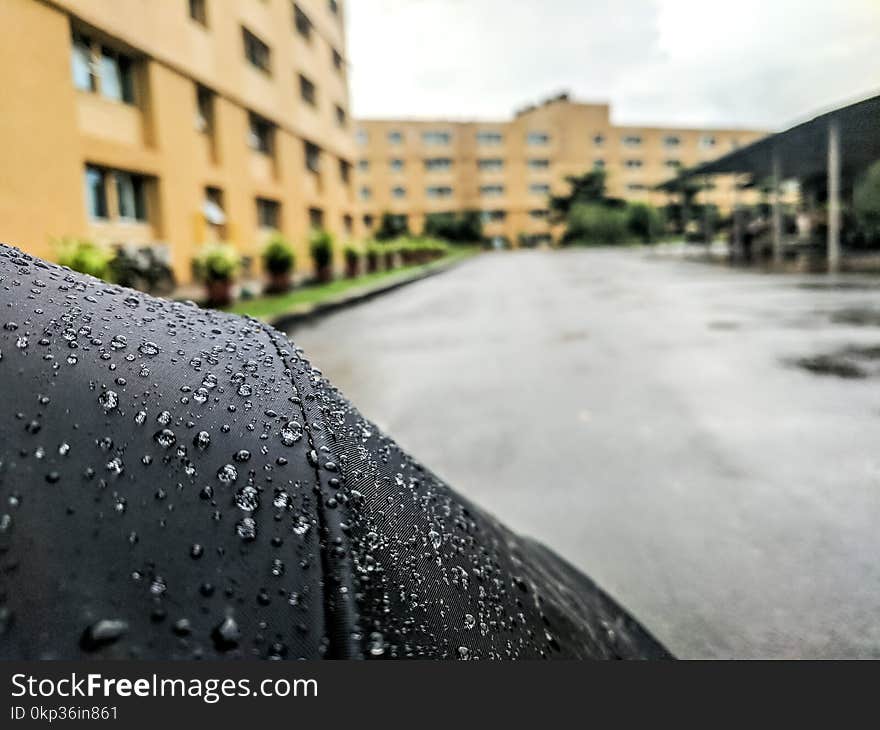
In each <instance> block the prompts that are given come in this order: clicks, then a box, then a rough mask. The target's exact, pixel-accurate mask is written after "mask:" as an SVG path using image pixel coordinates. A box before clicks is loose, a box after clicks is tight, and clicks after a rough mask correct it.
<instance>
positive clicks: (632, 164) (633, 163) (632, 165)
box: [623, 160, 642, 170]
mask: <svg viewBox="0 0 880 730" xmlns="http://www.w3.org/2000/svg"><path fill="white" fill-rule="evenodd" d="M623 164H624V165H625V166H626V167H628V168H629V169H631V170H633V169H636V168H639V167H641V166H642V161H641V160H626V161H624V163H623Z"/></svg>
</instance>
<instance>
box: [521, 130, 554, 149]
mask: <svg viewBox="0 0 880 730" xmlns="http://www.w3.org/2000/svg"><path fill="white" fill-rule="evenodd" d="M526 142H527V143H528V144H530V145H535V146H538V145H545V144H549V143H550V135H549V134H547V133H546V132H529V133H528V134H527V135H526Z"/></svg>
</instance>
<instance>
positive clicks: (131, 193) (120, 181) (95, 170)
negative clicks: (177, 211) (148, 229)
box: [85, 165, 147, 221]
mask: <svg viewBox="0 0 880 730" xmlns="http://www.w3.org/2000/svg"><path fill="white" fill-rule="evenodd" d="M111 178H112V185H113V191H112V192H113V195H112V197H110V196H108V190H107V186H108V184H110V182H111ZM85 192H86V210H87V212H88V215H89V218H91V219H93V220H108V219H110V218H115V219H119V220H123V221H146V220H147V198H146V178H145V177H144V176H143V175H137V174H135V173H131V172H123V171H122V170H104V169H102V168H100V167H95V166H93V165H86V169H85ZM109 201H113V202H114V203H115V209H114V210H113V212H112V213H111V211H110V205H109Z"/></svg>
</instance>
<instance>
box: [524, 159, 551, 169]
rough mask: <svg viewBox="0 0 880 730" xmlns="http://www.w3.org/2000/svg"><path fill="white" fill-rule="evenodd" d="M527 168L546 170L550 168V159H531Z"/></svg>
mask: <svg viewBox="0 0 880 730" xmlns="http://www.w3.org/2000/svg"><path fill="white" fill-rule="evenodd" d="M529 168H530V169H532V170H547V169H549V168H550V160H543V159H536V158H535V159H531V160H529Z"/></svg>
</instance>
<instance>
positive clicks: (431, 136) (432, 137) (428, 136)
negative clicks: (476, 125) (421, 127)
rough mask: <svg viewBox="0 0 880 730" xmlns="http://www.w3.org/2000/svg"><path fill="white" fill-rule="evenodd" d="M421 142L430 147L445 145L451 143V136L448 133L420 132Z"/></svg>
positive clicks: (435, 131) (436, 131)
mask: <svg viewBox="0 0 880 730" xmlns="http://www.w3.org/2000/svg"><path fill="white" fill-rule="evenodd" d="M422 142H424V143H425V144H430V145H446V144H449V143H450V142H452V134H451V133H450V132H441V131H438V130H429V131H427V132H422Z"/></svg>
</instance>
